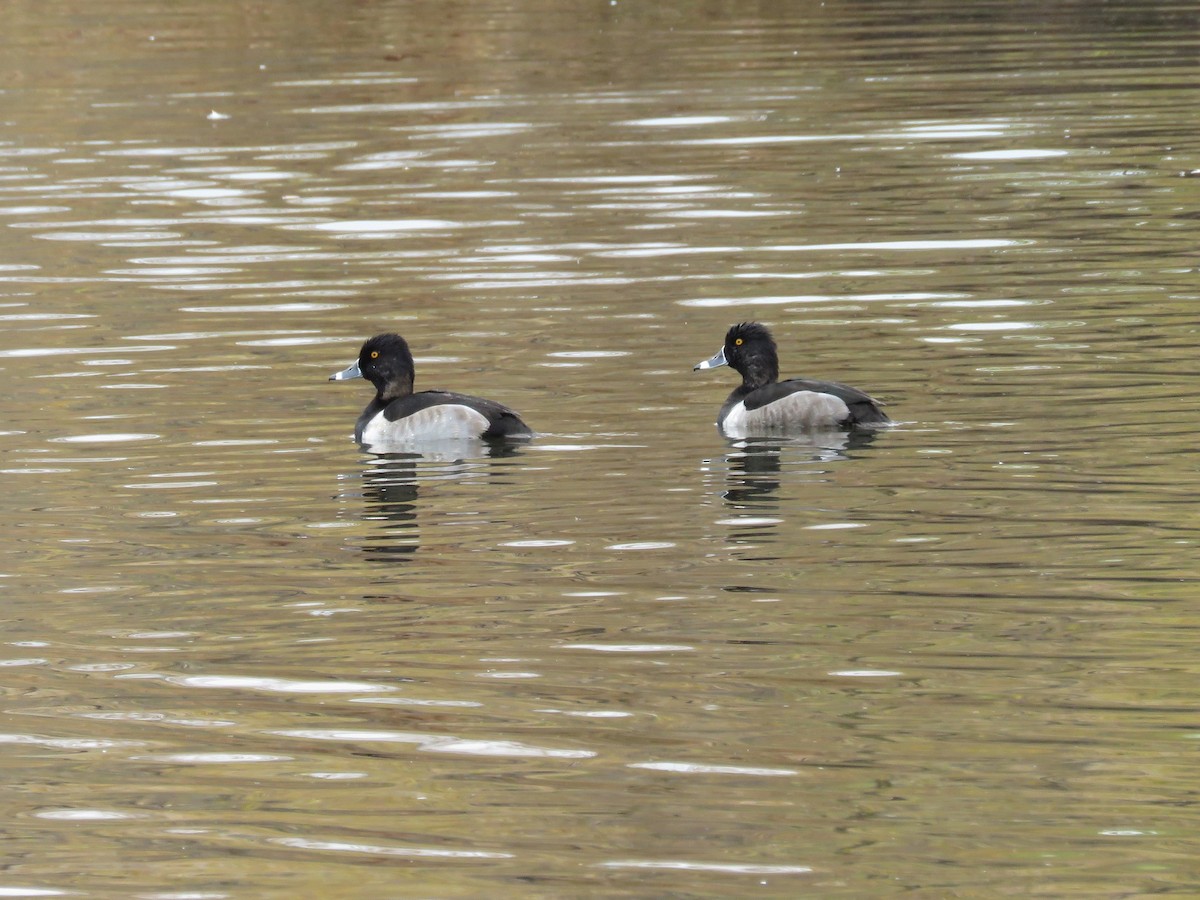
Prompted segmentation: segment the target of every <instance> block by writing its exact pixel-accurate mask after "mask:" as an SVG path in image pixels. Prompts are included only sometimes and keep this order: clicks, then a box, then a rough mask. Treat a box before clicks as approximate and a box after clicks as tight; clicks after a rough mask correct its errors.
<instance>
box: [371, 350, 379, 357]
mask: <svg viewBox="0 0 1200 900" xmlns="http://www.w3.org/2000/svg"><path fill="white" fill-rule="evenodd" d="M371 359H379V351H378V350H372V351H371Z"/></svg>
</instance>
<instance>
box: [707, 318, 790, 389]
mask: <svg viewBox="0 0 1200 900" xmlns="http://www.w3.org/2000/svg"><path fill="white" fill-rule="evenodd" d="M726 365H727V366H729V367H730V368H732V369H733V370H734V371H735V372H737V373H738V374H739V375H741V376H742V383H743V384H744V385H746V386H747V387H750V388H756V387H762V386H763V385H764V384H770V383H772V382H774V381H777V380H778V379H779V354H778V352H777V351H776V350H775V339H774V338H773V337H771V332H770V331H768V330H767V327H766V326H765V325H760V324H759V323H758V322H741V323H740V324H738V325H734V326H733V327H732V328H730V329H729V331H728V332H726V334H725V343H724V345H723V346H722V347H721V349H720V350H718V351H717V353H716V355H715V356H713V357H712V359H709V360H706V361H705V362H702V363H700V364H699V365H697V366H696V368H697V369H715V368H716V367H717V366H726Z"/></svg>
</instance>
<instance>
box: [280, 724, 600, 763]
mask: <svg viewBox="0 0 1200 900" xmlns="http://www.w3.org/2000/svg"><path fill="white" fill-rule="evenodd" d="M269 733H270V734H276V735H280V736H281V737H294V738H303V739H305V740H314V741H345V742H349V743H363V742H371V743H375V742H382V743H389V744H416V745H417V749H418V750H421V751H424V752H426V753H460V754H465V755H468V756H505V757H538V758H553V759H591V758H592V757H594V756H595V755H596V754H595V753H594V752H593V751H591V750H557V749H553V748H550V747H537V746H534V745H533V744H522V743H518V742H517V741H496V740H481V739H474V740H471V739H466V738H458V737H454V736H453V735H440V734H419V733H415V732H406V731H371V730H354V729H343V728H300V729H288V730H285V731H272V732H269Z"/></svg>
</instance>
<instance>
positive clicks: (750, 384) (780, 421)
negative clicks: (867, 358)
mask: <svg viewBox="0 0 1200 900" xmlns="http://www.w3.org/2000/svg"><path fill="white" fill-rule="evenodd" d="M726 365H727V366H730V367H731V368H733V369H734V370H735V371H736V372H737V373H738V374H739V375H741V376H742V384H741V386H740V387H738V388H737V389H736V390H734V392H733V393H732V394H730V395H729V398H728V399H727V400H726V401H725V405H724V406H722V407H721V411H720V413H718V414H717V427H718V428H720V429H721V430H722V431H723V432H724V433H725V434H727V435H729V436H730V437H749V436H751V435H757V434H779V433H781V432H786V431H819V430H827V429H831V428H849V427H854V426H864V427H877V426H880V425H887V424H889V423H890V422H891V420H890V419H889V418H888V417H887V415H885V414H884V412H883V410H881V409H880V408H879V403H878V401H876V400H874V399H873V398H871V397H870V396H869V395H867V394H865V393H863V392H862V391H860V390H859V389H858V388H853V387H850V386H849V385H845V384H839V383H838V382H836V381H815V380H813V379H809V378H789V379H787V380H786V381H780V380H779V354H778V352H777V351H776V349H775V339H774V338H772V337H771V332H770V331H769V330H768V329H767V328H766V326H765V325H760V324H759V323H757V322H742V323H741V324H739V325H734V326H733V327H732V328H730V329H729V331H728V333H726V335H725V344H724V345H723V346H722V347H721V349H720V350H718V351H717V352H716V354H715V355H713V357H712V358H711V359H706V360H704V361H703V362H700V363H697V364H696V366H695V367H694V368H693V369H692V371H694V372H695V371H699V370H700V369H715V368H717V367H718V366H726Z"/></svg>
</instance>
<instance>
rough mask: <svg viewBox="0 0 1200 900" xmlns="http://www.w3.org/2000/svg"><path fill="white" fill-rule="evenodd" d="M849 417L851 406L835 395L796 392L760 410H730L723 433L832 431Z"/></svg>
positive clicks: (737, 407) (741, 405)
mask: <svg viewBox="0 0 1200 900" xmlns="http://www.w3.org/2000/svg"><path fill="white" fill-rule="evenodd" d="M849 415H850V407H848V406H847V405H846V404H845V403H844V402H843V401H842V400H841V398H839V397H835V396H834V395H833V394H819V393H817V392H815V391H796V393H794V394H788V395H787V396H786V397H781V398H780V399H778V400H776V401H775V402H774V403H768V404H767V405H766V406H760V407H759V408H758V409H751V410H747V409H746V404H745V403H738V404H737V405H735V406H734V407H733V409H731V410H729V415H727V416H726V417H725V421H724V422H722V423H721V430H722V431H724V432H725V433H726V434H727V435H729V436H730V437H735V438H741V437H750V436H751V435H754V434H761V433H762V432H764V431H767V432H775V431H786V430H788V429H806V430H817V429H822V428H833V427H835V426H837V425H838V424H839V423H840V422H843V421H845V420H846V417H847V416H849Z"/></svg>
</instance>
